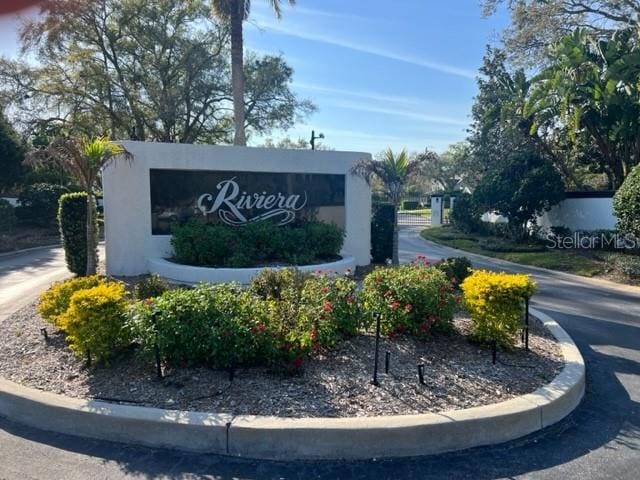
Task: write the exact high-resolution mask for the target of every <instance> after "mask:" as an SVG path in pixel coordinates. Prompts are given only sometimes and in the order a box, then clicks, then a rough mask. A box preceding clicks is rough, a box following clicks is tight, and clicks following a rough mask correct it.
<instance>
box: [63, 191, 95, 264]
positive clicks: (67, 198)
mask: <svg viewBox="0 0 640 480" xmlns="http://www.w3.org/2000/svg"><path fill="white" fill-rule="evenodd" d="M94 218H97V215H94ZM58 224H59V225H60V235H61V236H62V246H63V247H64V255H65V259H66V261H67V268H68V269H69V271H70V272H72V273H75V274H76V275H85V274H86V272H87V230H86V224H87V194H86V193H84V192H76V193H66V194H64V195H62V196H61V197H60V200H59V206H58ZM95 229H96V238H97V232H98V223H97V221H96V224H95Z"/></svg>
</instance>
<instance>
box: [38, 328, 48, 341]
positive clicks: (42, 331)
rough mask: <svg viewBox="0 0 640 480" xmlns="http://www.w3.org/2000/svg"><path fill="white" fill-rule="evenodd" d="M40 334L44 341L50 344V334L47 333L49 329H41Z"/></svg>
mask: <svg viewBox="0 0 640 480" xmlns="http://www.w3.org/2000/svg"><path fill="white" fill-rule="evenodd" d="M40 333H41V334H42V336H43V337H44V341H45V342H48V341H49V333H48V332H47V329H46V328H41V329H40Z"/></svg>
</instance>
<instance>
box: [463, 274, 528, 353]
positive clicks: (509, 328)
mask: <svg viewBox="0 0 640 480" xmlns="http://www.w3.org/2000/svg"><path fill="white" fill-rule="evenodd" d="M461 288H462V292H463V301H464V305H465V307H466V308H467V310H469V313H470V314H471V319H472V320H473V333H472V335H473V337H474V338H475V339H477V340H478V341H481V342H492V341H496V342H497V344H498V345H500V346H503V347H506V348H512V347H513V346H514V345H515V340H516V336H517V333H518V331H519V330H520V328H521V323H520V318H521V316H522V314H523V311H524V303H523V302H524V299H525V298H526V297H531V296H532V295H533V294H534V292H535V290H536V284H535V282H534V281H533V280H531V278H530V277H529V275H522V274H508V273H497V272H489V271H486V270H476V271H474V272H473V274H471V275H470V276H469V277H467V278H466V279H465V280H464V282H462V286H461Z"/></svg>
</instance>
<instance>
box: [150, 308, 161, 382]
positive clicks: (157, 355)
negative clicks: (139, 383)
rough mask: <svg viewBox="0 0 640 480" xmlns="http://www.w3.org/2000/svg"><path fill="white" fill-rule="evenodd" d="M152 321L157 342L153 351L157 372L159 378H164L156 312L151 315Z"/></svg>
mask: <svg viewBox="0 0 640 480" xmlns="http://www.w3.org/2000/svg"><path fill="white" fill-rule="evenodd" d="M151 323H152V324H153V330H154V334H155V342H154V345H153V353H154V355H155V357H156V374H157V375H158V378H159V379H160V380H162V378H163V377H162V362H161V361H160V347H159V346H158V329H157V328H156V314H155V313H153V314H152V315H151Z"/></svg>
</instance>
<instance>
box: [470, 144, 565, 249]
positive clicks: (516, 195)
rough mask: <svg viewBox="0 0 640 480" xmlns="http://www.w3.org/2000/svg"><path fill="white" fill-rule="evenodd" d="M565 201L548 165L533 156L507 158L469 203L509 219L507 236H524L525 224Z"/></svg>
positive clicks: (558, 177)
mask: <svg viewBox="0 0 640 480" xmlns="http://www.w3.org/2000/svg"><path fill="white" fill-rule="evenodd" d="M563 197H564V184H563V182H562V178H561V177H560V175H559V174H558V172H557V170H556V169H555V168H554V167H553V165H552V164H551V162H549V160H548V159H546V158H544V157H543V156H541V155H539V154H537V153H535V152H520V153H515V154H507V155H505V158H504V160H503V162H501V164H500V166H498V167H496V168H493V169H491V170H490V171H489V172H487V174H486V175H485V176H484V177H483V178H482V180H481V182H480V184H479V185H478V186H477V188H476V189H475V190H474V192H473V195H472V202H473V204H474V206H475V208H477V209H479V210H480V211H485V212H486V211H494V212H497V213H499V214H501V215H504V216H506V217H508V218H509V223H508V228H509V234H510V235H511V236H512V237H513V238H515V239H522V238H524V237H526V236H527V234H528V232H529V229H528V223H529V222H531V221H534V220H535V216H536V215H539V214H541V213H542V212H543V211H544V210H547V209H549V208H551V207H552V206H553V205H555V204H556V203H558V202H559V201H560V200H562V198H563Z"/></svg>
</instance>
